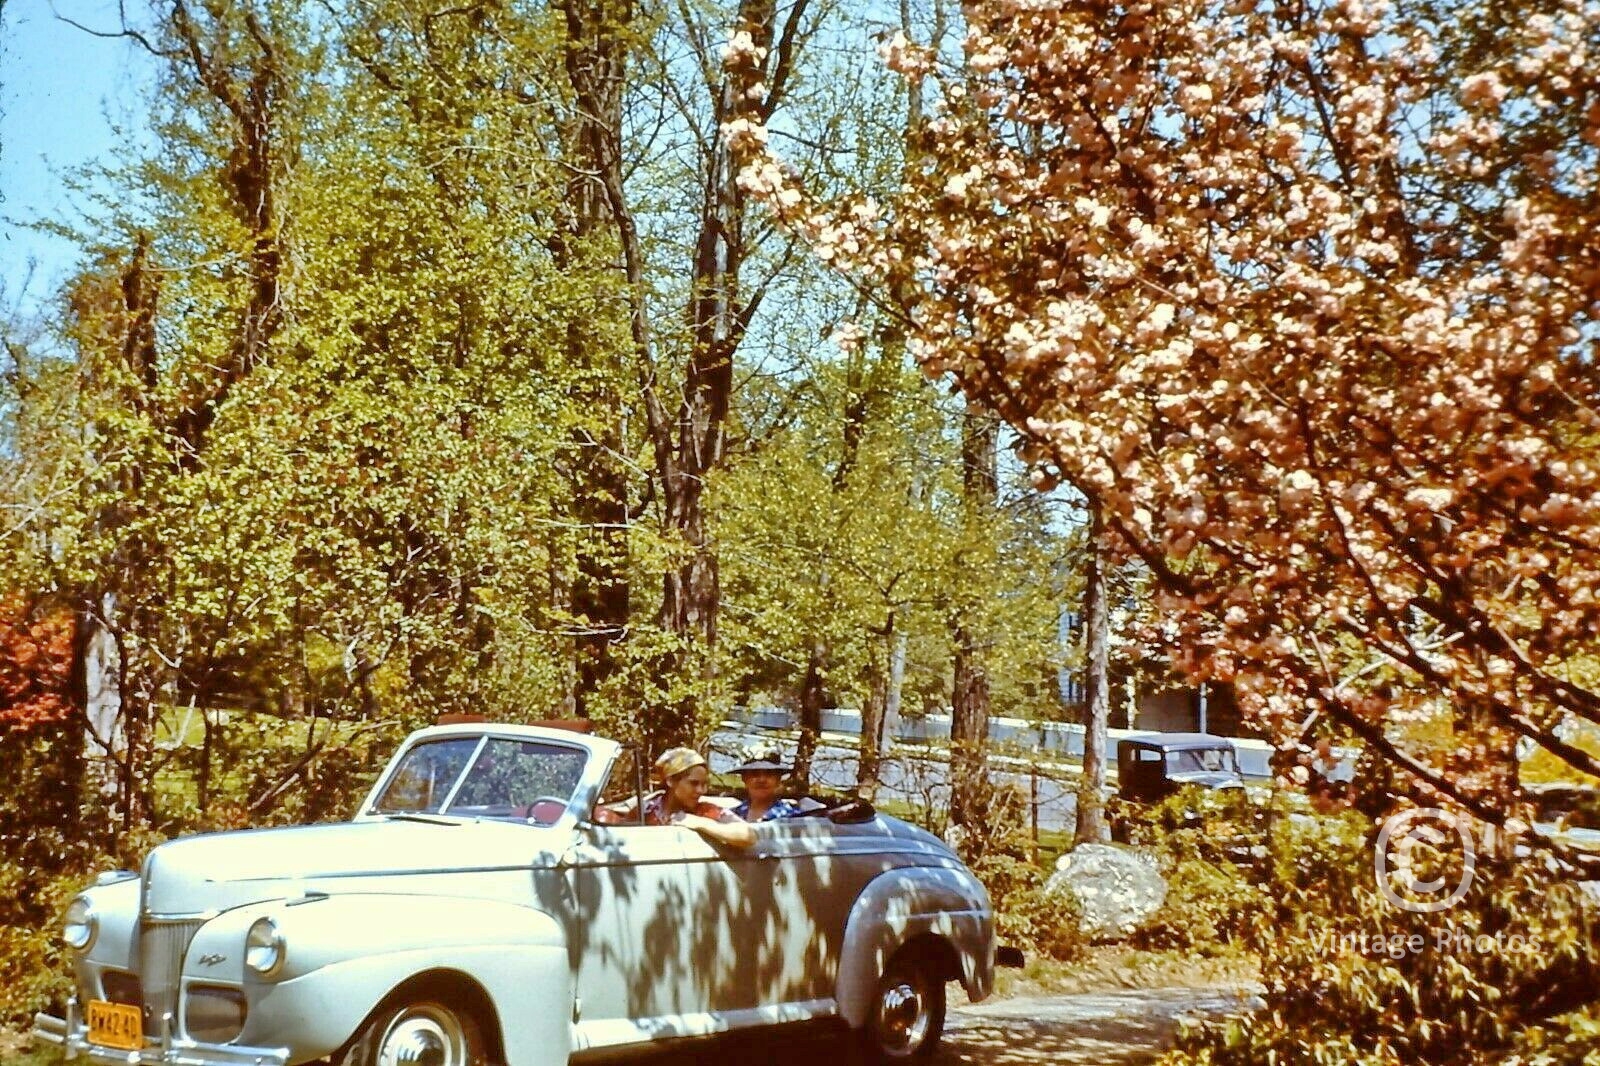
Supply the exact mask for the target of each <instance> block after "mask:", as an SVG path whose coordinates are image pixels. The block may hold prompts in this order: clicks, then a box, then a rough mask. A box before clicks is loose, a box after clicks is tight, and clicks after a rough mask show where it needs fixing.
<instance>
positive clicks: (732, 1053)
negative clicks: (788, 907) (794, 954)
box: [603, 986, 1241, 1066]
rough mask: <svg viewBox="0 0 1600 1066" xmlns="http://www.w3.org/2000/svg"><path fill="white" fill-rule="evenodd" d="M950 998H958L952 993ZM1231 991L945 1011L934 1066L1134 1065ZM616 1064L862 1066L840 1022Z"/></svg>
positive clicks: (650, 1053)
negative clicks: (1180, 1023) (1190, 1016)
mask: <svg viewBox="0 0 1600 1066" xmlns="http://www.w3.org/2000/svg"><path fill="white" fill-rule="evenodd" d="M951 994H952V997H953V998H956V999H959V998H960V993H959V992H958V991H956V990H955V988H954V987H953V986H952V988H951ZM1240 1004H1241V1000H1240V998H1239V997H1238V996H1237V995H1236V994H1233V993H1228V992H1218V991H1194V990H1189V989H1176V990H1172V989H1168V990H1156V991H1135V992H1120V993H1111V994H1103V995H1073V996H1060V997H1050V998H1027V999H1015V1000H1002V1001H998V1002H989V1003H984V1004H980V1005H976V1006H966V1005H961V1006H953V1007H952V1009H951V1011H950V1018H949V1028H948V1031H947V1033H946V1036H945V1041H944V1046H943V1047H942V1049H941V1050H940V1052H939V1054H938V1055H937V1056H936V1057H935V1058H934V1059H933V1066H1047V1064H1048V1066H1054V1064H1058V1063H1059V1064H1063V1066H1090V1064H1093V1066H1136V1064H1142V1063H1149V1062H1152V1061H1154V1060H1155V1059H1156V1058H1157V1057H1159V1056H1160V1054H1161V1052H1162V1051H1163V1050H1164V1049H1165V1048H1167V1047H1168V1046H1170V1045H1171V1042H1172V1037H1173V1034H1174V1032H1175V1031H1176V1028H1177V1019H1178V1017H1179V1016H1180V1015H1183V1014H1187V1013H1213V1012H1223V1011H1230V1010H1237V1009H1239V1007H1240ZM603 1061H606V1062H609V1063H616V1064H618V1066H623V1064H631V1066H702V1064H704V1066H711V1064H717V1066H721V1064H725V1063H730V1062H734V1063H761V1064H763V1066H816V1064H817V1063H819V1062H826V1063H828V1064H829V1066H866V1057H865V1056H863V1055H862V1054H861V1053H860V1050H859V1048H858V1047H857V1044H856V1042H855V1040H854V1039H853V1038H852V1037H851V1035H850V1034H849V1033H848V1032H847V1031H846V1030H845V1028H844V1026H843V1025H842V1024H841V1023H838V1022H833V1023H826V1024H821V1023H817V1024H810V1025H791V1026H784V1027H782V1028H778V1029H764V1030H760V1031H757V1032H750V1033H742V1034H732V1035H727V1036H721V1037H717V1038H715V1039H709V1040H695V1041H680V1042H677V1043H675V1044H669V1045H665V1046H660V1047H657V1048H654V1049H649V1050H642V1051H641V1050H634V1051H630V1052H628V1053H625V1054H621V1055H615V1056H611V1057H609V1058H607V1059H605V1060H603Z"/></svg>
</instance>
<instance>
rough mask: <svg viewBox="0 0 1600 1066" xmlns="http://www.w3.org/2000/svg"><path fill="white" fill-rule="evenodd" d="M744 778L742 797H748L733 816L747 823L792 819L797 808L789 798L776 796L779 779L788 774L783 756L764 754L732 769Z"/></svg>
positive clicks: (761, 753)
mask: <svg viewBox="0 0 1600 1066" xmlns="http://www.w3.org/2000/svg"><path fill="white" fill-rule="evenodd" d="M733 772H734V773H736V774H738V775H739V776H740V777H742V778H744V791H745V795H746V796H747V797H749V798H748V799H746V800H745V801H744V802H743V803H741V804H739V805H738V806H737V807H735V808H734V809H733V813H734V814H736V815H738V816H739V817H740V818H743V819H744V820H745V821H747V822H772V821H776V820H777V819H779V818H792V817H794V816H795V815H797V814H799V813H800V807H799V805H798V804H796V803H795V802H794V801H793V800H791V799H786V798H785V797H783V796H780V795H778V788H779V786H780V785H781V784H782V783H783V778H784V777H785V776H786V775H787V774H788V773H789V767H787V766H786V765H784V762H783V756H782V755H780V754H779V753H778V752H776V751H765V752H760V753H756V754H753V755H751V757H750V758H748V759H746V760H745V761H744V762H742V763H740V764H739V765H738V766H735V767H734V768H733Z"/></svg>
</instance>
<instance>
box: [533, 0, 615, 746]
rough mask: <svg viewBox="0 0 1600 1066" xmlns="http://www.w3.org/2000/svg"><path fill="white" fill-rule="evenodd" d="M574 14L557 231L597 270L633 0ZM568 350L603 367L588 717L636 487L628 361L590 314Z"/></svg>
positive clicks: (586, 461)
mask: <svg viewBox="0 0 1600 1066" xmlns="http://www.w3.org/2000/svg"><path fill="white" fill-rule="evenodd" d="M557 6H558V9H559V10H560V11H561V13H562V14H563V15H564V17H565V22H566V34H567V41H566V50H565V63H566V70H567V80H568V82H569V84H570V85H571V87H572V93H573V107H572V118H571V121H570V122H569V123H568V128H567V130H566V131H565V137H566V141H567V144H566V152H567V155H568V157H569V158H570V159H571V160H572V177H571V179H570V180H569V181H568V183H567V202H566V207H567V215H566V217H565V218H564V220H563V222H564V225H563V228H562V231H561V232H559V233H558V234H557V236H556V237H555V238H554V239H553V241H552V245H553V248H552V251H553V255H554V258H555V260H556V263H557V265H558V266H560V267H561V268H562V269H563V270H564V271H572V270H587V271H590V272H598V270H599V269H601V268H603V267H604V266H606V265H608V264H602V263H597V262H592V261H585V257H592V256H593V255H594V254H595V253H594V251H593V246H594V242H595V240H596V238H597V237H598V236H599V235H601V234H604V233H606V232H608V230H610V229H611V227H614V226H616V225H618V223H619V219H618V216H617V212H616V211H615V210H614V207H613V204H612V202H611V195H610V193H609V191H608V190H609V189H610V188H611V187H613V186H614V187H616V188H620V187H621V183H622V171H621V166H622V140H623V131H622V89H623V82H624V78H625V75H626V68H627V55H628V43H627V42H628V40H629V39H630V36H631V33H632V25H631V24H632V20H633V17H634V11H633V4H632V0H564V2H562V3H560V4H558V5H557ZM566 348H567V360H568V362H569V364H570V365H571V366H574V367H585V368H590V369H592V370H595V371H596V372H594V373H589V374H586V375H584V379H585V381H586V382H588V384H587V385H586V386H585V392H584V394H583V395H581V396H579V397H578V400H579V405H580V408H581V409H582V410H583V411H584V412H585V413H592V414H593V415H594V416H595V417H596V418H598V419H599V420H600V421H599V422H598V424H595V425H591V426H579V427H577V428H576V429H574V431H573V445H574V448H573V452H574V454H575V455H576V456H578V460H577V462H576V463H575V464H574V471H573V486H572V489H573V493H572V508H573V512H574V519H575V521H576V524H577V526H578V528H579V533H578V543H577V546H576V574H575V575H574V579H573V581H572V585H571V588H570V597H571V599H570V608H571V611H572V617H573V658H574V669H573V674H574V678H573V692H572V697H571V709H572V711H573V713H574V714H575V715H576V716H577V717H579V718H587V717H589V715H590V711H591V707H592V705H593V703H594V700H595V697H596V696H597V695H598V694H599V693H600V692H602V691H603V690H604V689H605V687H606V685H607V683H608V682H609V681H610V680H611V678H612V677H613V676H614V675H615V674H616V672H617V670H618V669H619V665H620V664H619V662H618V648H619V645H620V644H621V642H622V640H623V638H624V635H625V634H626V633H627V631H628V622H629V618H630V614H631V611H632V586H631V585H630V583H629V578H628V562H629V556H630V552H631V544H630V541H629V535H628V525H629V519H630V514H629V493H628V475H627V469H626V465H625V463H626V453H625V448H626V441H625V440H624V435H623V432H622V426H621V424H620V418H621V412H622V411H623V410H624V408H625V406H626V405H625V404H623V402H622V399H621V396H620V395H619V393H618V383H619V382H620V381H621V380H622V367H621V366H620V365H619V364H618V363H617V362H616V361H615V360H614V359H612V360H611V363H610V365H607V366H604V367H595V366H594V364H595V363H596V361H597V360H606V359H608V357H610V355H611V353H609V352H606V351H603V350H596V348H595V346H594V344H593V343H592V339H591V331H590V330H588V329H587V327H586V324H584V323H577V322H574V323H571V324H570V325H569V326H568V327H567V339H566Z"/></svg>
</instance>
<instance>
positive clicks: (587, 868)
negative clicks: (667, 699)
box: [533, 818, 927, 1050]
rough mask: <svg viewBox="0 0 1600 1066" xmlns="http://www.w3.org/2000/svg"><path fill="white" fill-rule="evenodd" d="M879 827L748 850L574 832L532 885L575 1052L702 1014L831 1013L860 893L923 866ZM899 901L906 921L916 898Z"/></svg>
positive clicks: (823, 824) (602, 829)
mask: <svg viewBox="0 0 1600 1066" xmlns="http://www.w3.org/2000/svg"><path fill="white" fill-rule="evenodd" d="M889 825H890V823H885V822H883V821H877V822H873V823H868V824H864V825H835V824H834V823H832V822H830V821H828V820H827V819H826V818H807V819H793V820H790V821H783V822H769V823H763V824H762V825H761V826H760V827H759V829H758V832H759V833H760V834H761V837H760V841H759V843H758V844H757V845H756V847H755V848H753V849H751V850H749V851H743V850H740V849H737V848H729V847H723V846H720V845H713V844H711V843H709V842H708V841H706V840H705V839H704V838H702V837H701V836H700V835H699V834H697V833H694V832H693V831H691V830H688V829H684V828H681V827H675V826H670V827H647V826H594V825H586V826H582V827H580V828H578V829H577V830H575V833H574V841H573V844H572V846H571V847H570V848H569V849H568V850H567V852H566V853H565V855H564V856H563V857H562V860H561V862H560V863H559V866H560V871H561V872H560V876H559V877H551V876H550V875H549V873H548V872H544V871H539V872H536V873H535V876H534V878H533V880H534V883H535V884H534V887H535V892H536V894H537V896H538V897H539V904H540V908H541V909H543V910H545V911H546V913H549V914H551V915H552V916H555V917H557V920H558V921H560V922H561V923H562V925H563V927H564V932H565V935H566V941H567V947H568V952H569V958H570V961H571V965H572V969H573V973H574V974H575V977H576V985H577V987H576V993H577V996H578V999H579V1014H578V1018H577V1019H576V1021H577V1032H578V1034H579V1035H580V1043H579V1047H578V1048H575V1050H581V1049H582V1048H585V1047H598V1046H605V1045H608V1044H612V1043H615V1042H618V1041H622V1040H639V1039H647V1040H659V1039H666V1038H670V1037H673V1036H679V1035H688V1034H693V1033H696V1032H701V1031H704V1029H705V1027H706V1026H707V1025H709V1024H713V1023H712V1020H710V1019H707V1018H706V1017H704V1014H705V1012H727V1011H740V1010H752V1009H755V1008H758V1007H767V1006H773V1005H778V1004H803V1003H808V1002H809V1003H812V1004H813V1006H814V1008H816V1009H826V1008H828V1007H831V1005H832V1004H831V1001H832V1000H833V998H834V997H835V995H836V993H837V988H838V980H839V962H840V955H841V953H842V952H843V950H844V940H845V936H846V930H847V922H848V919H849V917H850V914H851V909H852V906H853V904H854V903H855V902H856V900H857V898H858V897H859V896H860V895H861V892H862V889H863V888H864V887H865V886H866V885H867V884H868V883H869V882H871V881H872V880H873V879H875V878H876V877H878V876H879V875H880V874H882V873H884V872H885V871H887V870H890V869H892V868H894V867H897V866H901V865H910V864H914V863H916V862H919V861H926V858H927V854H926V850H925V844H924V843H923V842H922V841H921V840H919V839H915V838H914V836H913V835H912V834H910V833H909V832H902V831H898V830H891V829H890V828H889ZM906 896H907V898H906V903H908V904H911V909H912V910H916V909H917V907H916V906H915V898H914V897H915V896H916V890H915V889H914V888H913V889H912V890H910V891H909V892H908V893H906ZM695 1015H700V1017H698V1018H697V1017H694V1016H695ZM686 1016H687V1017H686ZM791 1016H793V1012H791Z"/></svg>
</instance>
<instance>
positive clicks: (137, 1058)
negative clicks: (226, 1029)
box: [33, 997, 289, 1066]
mask: <svg viewBox="0 0 1600 1066" xmlns="http://www.w3.org/2000/svg"><path fill="white" fill-rule="evenodd" d="M167 1020H168V1024H167V1025H166V1026H164V1029H165V1031H164V1032H163V1033H162V1035H161V1038H160V1039H159V1040H149V1039H146V1040H145V1046H144V1047H143V1048H141V1049H140V1050H138V1051H124V1050H123V1049H122V1048H114V1047H104V1046H102V1045H100V1044H91V1043H89V1027H88V1025H87V1024H85V1023H84V1021H83V1019H82V1018H81V1017H79V1014H78V1001H77V999H76V998H75V997H74V998H72V999H69V1000H67V1016H66V1018H64V1019H63V1018H57V1017H54V1016H52V1015H49V1014H35V1015H34V1016H33V1035H34V1036H36V1037H38V1038H39V1039H40V1040H43V1041H45V1042H46V1043H50V1044H56V1045H59V1046H60V1047H61V1048H62V1049H64V1050H65V1052H66V1054H65V1056H64V1057H65V1058H67V1059H75V1058H77V1057H78V1056H79V1055H83V1056H84V1057H86V1058H87V1059H88V1060H89V1061H90V1062H98V1063H105V1064H106V1066H288V1062H289V1051H288V1049H287V1048H281V1047H275V1048H261V1047H239V1046H238V1045H237V1044H199V1043H196V1042H194V1041H193V1040H179V1039H177V1038H175V1037H174V1036H173V1035H172V1031H171V1025H170V1015H169V1016H168V1019H167Z"/></svg>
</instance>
